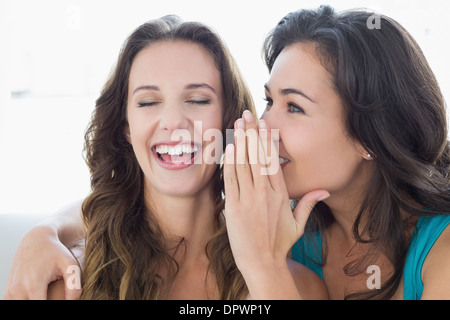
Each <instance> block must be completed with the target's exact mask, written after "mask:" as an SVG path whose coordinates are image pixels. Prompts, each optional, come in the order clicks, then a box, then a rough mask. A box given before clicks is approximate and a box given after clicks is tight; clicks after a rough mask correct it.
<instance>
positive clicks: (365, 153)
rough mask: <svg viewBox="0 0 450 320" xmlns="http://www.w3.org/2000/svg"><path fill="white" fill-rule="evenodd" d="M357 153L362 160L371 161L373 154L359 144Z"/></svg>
mask: <svg viewBox="0 0 450 320" xmlns="http://www.w3.org/2000/svg"><path fill="white" fill-rule="evenodd" d="M357 148H358V152H359V154H360V155H361V157H362V158H363V159H364V160H369V161H371V160H373V158H374V156H373V152H372V151H370V150H367V149H366V148H364V147H363V146H362V145H361V144H359V143H358V146H357Z"/></svg>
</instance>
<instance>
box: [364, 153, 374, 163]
mask: <svg viewBox="0 0 450 320" xmlns="http://www.w3.org/2000/svg"><path fill="white" fill-rule="evenodd" d="M363 158H364V159H365V160H369V161H371V160H373V155H372V153H369V152H365V153H364V154H363Z"/></svg>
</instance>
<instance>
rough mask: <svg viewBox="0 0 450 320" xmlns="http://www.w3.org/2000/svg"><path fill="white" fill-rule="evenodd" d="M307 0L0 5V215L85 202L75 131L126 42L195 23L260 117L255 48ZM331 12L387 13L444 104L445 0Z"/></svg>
mask: <svg viewBox="0 0 450 320" xmlns="http://www.w3.org/2000/svg"><path fill="white" fill-rule="evenodd" d="M322 3H323V2H321V1H312V0H296V1H287V0H277V1H261V0H260V1H248V0H239V1H235V0H227V1H213V0H209V1H194V0H190V1H181V0H180V1H170V0H159V1H154V0H146V1H137V0H127V1H120V2H117V1H116V2H113V1H105V0H102V1H99V0H95V1H92V0H90V1H87V0H86V1H73V0H72V1H67V0H39V1H34V0H28V1H26V0H14V1H12V0H0V214H1V213H36V214H38V213H50V212H54V211H55V210H57V209H59V208H60V207H62V206H64V205H65V204H67V203H68V202H72V201H73V200H76V199H78V198H82V197H84V196H85V195H86V194H87V192H88V190H89V175H88V172H87V168H86V165H85V164H84V161H83V159H82V148H83V134H84V130H85V128H86V125H87V123H88V121H89V117H90V114H91V112H92V110H93V108H94V101H95V99H96V98H97V96H98V94H99V92H100V90H101V87H102V85H103V83H104V81H105V80H106V77H107V75H108V74H109V72H110V70H111V68H112V67H113V65H114V63H115V60H116V58H117V55H118V52H119V49H120V46H121V45H122V43H123V41H124V40H125V38H126V37H127V36H128V35H129V34H130V33H131V32H132V31H133V30H134V29H135V28H136V27H138V26H139V25H140V24H142V23H143V22H145V21H147V20H150V19H154V18H159V17H161V16H163V15H166V14H178V15H180V16H181V17H182V18H183V19H184V20H196V21H201V22H204V23H206V24H208V25H210V26H211V27H213V28H214V29H215V30H217V31H218V33H219V34H220V35H221V36H222V37H223V39H224V40H225V42H226V43H227V44H228V46H229V48H230V50H231V52H232V54H233V55H234V57H235V59H236V60H237V62H238V64H239V67H240V68H241V71H242V73H243V75H244V76H245V78H246V80H247V82H248V84H249V86H250V88H251V90H252V93H253V96H254V99H255V102H256V104H257V107H258V111H259V113H261V111H262V108H263V106H264V102H263V100H262V98H263V84H264V83H265V81H266V80H267V76H268V75H267V71H266V69H265V67H264V64H263V62H262V59H261V45H262V42H263V39H264V37H265V35H266V34H267V32H268V31H269V30H270V29H271V28H272V27H274V26H275V25H276V23H277V22H278V21H279V20H280V19H281V18H282V17H283V16H284V15H285V14H287V13H288V12H291V11H294V10H297V9H300V8H316V7H318V6H319V5H320V4H322ZM327 3H328V4H330V5H332V6H333V7H334V8H335V9H337V10H338V11H341V10H344V9H350V8H355V7H359V8H361V7H365V8H370V9H374V10H377V11H379V12H380V13H383V14H387V15H388V16H391V17H392V18H394V19H396V20H397V21H399V22H400V23H401V24H402V25H404V26H405V27H406V29H407V30H408V31H410V33H412V35H413V36H414V37H415V38H416V40H417V41H418V43H419V44H420V45H421V47H422V49H423V51H424V53H425V55H426V57H427V58H428V60H429V62H430V64H431V66H432V69H433V70H434V72H435V74H436V76H437V78H438V80H439V83H440V85H441V89H442V91H443V93H444V95H445V97H446V100H447V101H450V100H449V99H450V64H449V63H448V61H447V57H448V49H449V45H448V42H449V41H448V38H449V36H448V35H449V31H450V17H448V16H447V14H448V12H450V1H447V0H429V1H418V0H413V1H404V0H402V1H400V0H387V1H386V0H382V1H380V0H378V1H351V0H345V1H328V2H327Z"/></svg>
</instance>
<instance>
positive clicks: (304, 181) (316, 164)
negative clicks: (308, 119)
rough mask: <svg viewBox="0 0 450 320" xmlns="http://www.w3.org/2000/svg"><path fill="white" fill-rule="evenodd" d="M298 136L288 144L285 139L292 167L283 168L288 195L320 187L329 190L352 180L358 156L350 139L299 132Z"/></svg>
mask: <svg viewBox="0 0 450 320" xmlns="http://www.w3.org/2000/svg"><path fill="white" fill-rule="evenodd" d="M298 137H299V138H298V139H297V140H295V141H289V142H290V144H286V142H287V141H285V142H284V145H285V147H286V150H287V152H288V153H289V155H290V157H291V159H292V160H291V161H292V163H291V168H288V167H286V169H289V170H285V171H284V177H285V181H286V185H287V187H288V190H289V193H290V194H291V193H292V194H291V196H298V195H299V194H304V193H306V192H308V191H311V190H314V189H321V188H324V189H327V190H328V191H330V192H331V191H334V190H338V189H342V188H345V186H346V185H348V184H349V183H350V182H351V181H352V179H353V178H354V176H355V172H357V168H358V166H359V164H360V163H361V157H360V155H359V154H358V152H357V148H356V147H355V146H354V145H353V144H352V143H351V142H350V141H348V140H347V139H346V138H345V137H343V136H339V135H337V134H335V135H333V134H330V135H328V134H326V135H323V134H322V135H321V134H315V135H313V136H311V135H308V134H307V133H305V132H303V135H302V134H300V132H298Z"/></svg>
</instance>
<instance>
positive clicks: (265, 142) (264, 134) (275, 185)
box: [259, 120, 287, 193]
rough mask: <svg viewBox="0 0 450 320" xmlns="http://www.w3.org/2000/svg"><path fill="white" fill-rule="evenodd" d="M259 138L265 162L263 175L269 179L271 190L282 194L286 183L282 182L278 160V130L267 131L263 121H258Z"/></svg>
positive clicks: (282, 177)
mask: <svg viewBox="0 0 450 320" xmlns="http://www.w3.org/2000/svg"><path fill="white" fill-rule="evenodd" d="M259 136H260V141H261V145H262V150H263V155H261V156H260V157H261V158H262V157H264V162H265V174H266V175H267V176H268V177H269V183H270V185H271V187H272V189H273V190H275V191H277V192H279V193H284V192H287V190H286V183H285V182H284V176H283V171H282V169H281V167H280V160H279V156H278V155H279V148H278V146H279V144H278V141H279V130H278V129H269V128H268V127H267V124H266V122H265V121H264V120H260V121H259Z"/></svg>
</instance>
